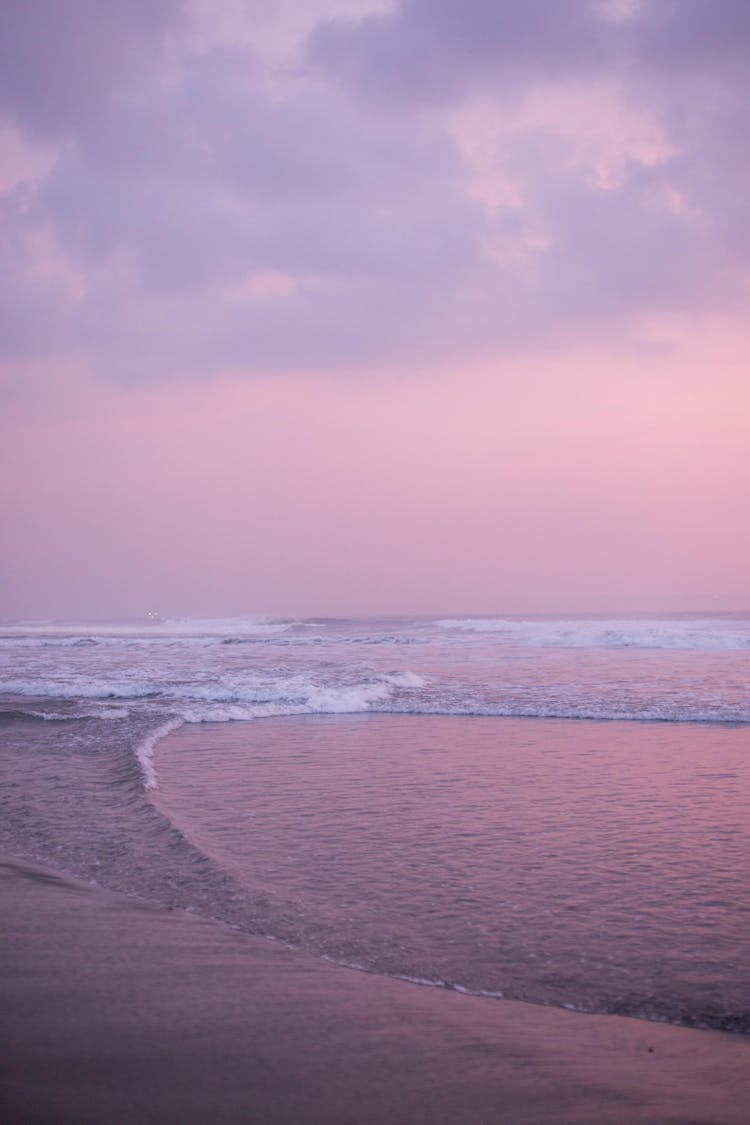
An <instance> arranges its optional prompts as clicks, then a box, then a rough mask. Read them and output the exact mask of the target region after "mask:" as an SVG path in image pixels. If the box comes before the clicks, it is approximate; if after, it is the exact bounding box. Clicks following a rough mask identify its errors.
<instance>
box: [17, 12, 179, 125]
mask: <svg viewBox="0 0 750 1125" xmlns="http://www.w3.org/2000/svg"><path fill="white" fill-rule="evenodd" d="M182 9H183V4H182V0H65V2H64V3H61V2H59V0H4V2H3V4H2V5H0V111H2V110H4V111H5V113H6V114H8V115H9V116H11V117H13V118H15V119H16V120H18V121H19V122H20V123H21V124H22V125H23V126H25V127H26V128H28V129H30V130H31V131H32V132H34V133H36V134H39V135H41V136H45V137H53V136H58V135H60V134H69V133H75V132H77V130H78V129H79V128H80V126H81V124H82V123H84V122H86V121H87V120H89V119H90V118H92V117H94V116H96V115H97V114H99V113H101V112H103V110H104V108H105V106H106V103H107V101H108V99H109V98H110V97H111V96H112V95H113V94H115V93H116V92H117V91H119V90H121V89H122V88H123V87H126V86H127V85H128V84H129V83H131V82H133V81H134V80H135V81H137V80H138V78H139V77H140V76H141V75H143V74H144V73H148V70H149V69H150V68H151V67H153V66H154V65H156V64H157V63H158V61H159V58H160V54H161V49H162V46H163V43H164V37H165V35H166V34H167V33H169V32H176V31H177V30H178V29H179V28H180V27H181V26H182V19H183V12H182Z"/></svg>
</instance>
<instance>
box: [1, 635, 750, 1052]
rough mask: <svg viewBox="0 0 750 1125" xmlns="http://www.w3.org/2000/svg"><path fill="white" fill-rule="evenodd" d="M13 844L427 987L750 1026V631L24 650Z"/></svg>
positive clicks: (10, 674)
mask: <svg viewBox="0 0 750 1125" xmlns="http://www.w3.org/2000/svg"><path fill="white" fill-rule="evenodd" d="M0 693H1V694H0V720H1V722H0V730H2V742H1V746H0V760H2V764H3V777H4V780H3V784H2V820H1V821H0V849H1V850H2V852H3V853H4V854H6V855H10V856H16V857H19V858H23V859H27V860H29V861H34V862H38V863H42V864H44V865H47V866H51V867H53V868H55V869H57V870H60V871H64V872H67V873H69V874H72V875H75V876H77V877H79V878H84V879H86V880H88V881H90V882H92V883H96V884H98V885H100V886H103V887H108V888H111V889H113V890H117V891H120V892H124V893H126V894H129V895H132V896H135V897H136V898H138V899H140V900H145V901H149V902H152V903H157V904H161V905H162V906H165V907H169V908H172V909H181V910H189V911H192V912H194V913H196V914H198V915H201V916H204V917H207V918H212V919H218V920H220V921H224V922H226V923H229V924H231V925H232V926H235V927H238V928H239V929H241V930H244V931H247V932H250V933H254V934H260V935H264V936H267V937H268V938H270V939H273V940H275V941H279V942H283V943H286V944H288V945H292V946H295V947H297V948H302V949H307V950H309V951H311V952H313V953H315V954H317V955H319V956H321V957H325V958H328V959H329V960H331V961H334V962H336V963H339V964H342V965H347V966H350V967H353V968H356V969H360V970H363V971H367V972H370V973H376V974H377V973H380V974H385V975H388V976H393V977H398V978H403V979H406V980H409V981H413V982H415V983H417V984H421V985H424V986H433V987H442V988H450V989H454V990H457V991H466V992H469V993H475V994H479V995H484V996H489V997H497V998H500V997H507V998H511V999H517V1000H526V1001H529V1002H532V1003H537V1004H552V1005H558V1006H563V1007H566V1008H571V1009H576V1010H580V1011H587V1012H609V1013H620V1014H625V1015H631V1016H637V1017H640V1018H644V1019H651V1020H662V1021H667V1022H672V1023H682V1024H688V1025H692V1026H698V1027H710V1028H720V1029H724V1030H730V1031H737V1032H744V1033H748V1032H750V948H749V946H750V942H748V937H747V935H748V932H750V739H749V737H748V734H749V731H750V726H749V724H750V615H747V614H745V615H741V614H726V615H716V616H712V617H709V616H690V615H681V616H670V617H640V618H617V619H615V618H605V617H596V618H594V617H586V618H583V617H582V618H556V617H539V618H533V619H516V618H482V617H477V618H450V619H438V618H425V617H419V618H405V617H402V618H387V619H386V618H383V619H338V618H337V619H328V618H326V619H321V618H317V619H261V618H236V619H226V620H190V619H179V620H177V619H175V620H158V621H156V620H151V621H141V622H109V623H97V624H81V623H69V624H57V623H52V622H47V623H36V624H23V623H21V624H16V623H6V624H5V625H2V626H0Z"/></svg>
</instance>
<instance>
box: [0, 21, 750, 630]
mask: <svg viewBox="0 0 750 1125" xmlns="http://www.w3.org/2000/svg"><path fill="white" fill-rule="evenodd" d="M531 8H532V10H534V11H536V12H537V15H538V14H539V13H540V12H541V13H543V16H544V18H542V19H536V20H531V19H530V17H529V11H530V6H529V5H525V4H521V3H520V2H519V3H516V2H513V3H508V4H506V5H499V6H497V8H496V9H493V14H492V15H491V16H490V15H488V8H487V6H486V5H484V4H481V3H479V0H477V2H476V3H464V4H462V5H461V6H460V7H459V5H458V4H457V3H454V2H452V0H439V2H437V0H436V2H435V3H433V4H431V5H428V4H427V3H426V0H402V2H401V3H396V4H394V5H385V4H383V3H379V4H375V3H372V4H368V3H365V2H364V0H360V2H358V3H356V4H355V3H351V2H349V3H345V2H338V0H331V2H323V0H321V3H319V4H316V5H311V6H309V7H308V6H306V7H305V10H304V11H305V16H304V19H303V18H302V14H301V8H300V5H298V4H297V5H295V4H283V3H279V4H276V5H268V4H265V5H262V6H257V7H256V6H253V5H239V4H233V3H229V2H227V3H224V4H218V5H206V4H202V3H192V4H181V3H178V2H177V0H160V2H155V3H153V4H149V5H146V4H143V5H142V4H133V5H132V6H131V7H130V8H129V9H128V11H127V12H126V13H125V14H123V10H122V7H121V6H120V5H114V4H113V5H109V4H106V3H104V4H102V5H101V6H100V8H99V9H98V10H97V13H96V14H94V13H93V12H92V10H91V9H90V6H88V5H86V4H84V3H83V2H82V0H80V2H78V0H77V2H74V3H71V5H70V7H69V9H67V8H66V13H67V17H68V18H67V20H66V21H64V26H63V25H60V26H58V23H59V12H60V11H61V10H62V9H61V8H60V7H59V6H58V5H55V4H53V3H52V2H51V0H50V2H49V3H47V2H41V0H39V2H37V3H35V4H33V5H28V4H22V3H20V0H19V2H11V3H10V4H8V5H6V6H5V7H4V9H3V14H2V17H1V23H0V39H2V41H3V42H4V43H5V44H6V48H7V49H11V50H12V51H13V59H15V62H14V63H13V65H10V64H9V63H8V60H5V62H6V64H7V65H6V70H5V75H6V76H5V78H4V79H3V80H2V83H0V113H1V114H2V115H3V116H2V117H0V145H1V146H2V147H1V150H0V151H1V152H2V154H3V161H2V169H3V171H2V176H1V177H0V189H1V190H2V192H3V196H2V198H3V208H2V229H3V254H4V255H5V258H6V267H7V269H6V274H7V280H6V281H5V282H3V288H2V302H3V310H2V323H3V326H4V328H3V333H2V336H3V339H4V341H5V344H4V350H3V354H2V358H1V366H0V372H1V374H2V383H1V387H2V396H3V414H2V426H3V434H2V451H1V453H0V456H1V458H2V482H1V483H0V490H1V492H2V508H3V529H4V535H3V537H2V539H3V543H2V557H1V558H0V567H1V579H2V581H1V585H0V616H2V617H5V618H16V617H37V618H38V617H75V616H94V617H105V616H127V615H139V614H142V613H144V612H146V611H148V610H155V611H157V612H159V613H162V614H164V615H173V614H182V615H188V614H189V615H225V614H233V613H272V614H305V613H309V614H323V613H326V614H367V613H389V612H392V613H409V612H427V613H429V612H434V613H463V612H467V613H469V612H473V613H497V614H502V613H512V612H514V613H524V612H561V613H565V612H585V611H597V612H608V611H610V612H624V611H638V610H648V611H656V612H658V611H670V610H672V611H677V610H691V609H694V610H709V611H710V610H731V609H747V608H750V596H749V595H750V591H749V590H748V570H749V568H748V562H750V531H749V530H748V526H749V521H748V519H747V516H748V512H749V511H750V469H749V468H748V466H749V465H750V459H749V458H748V453H747V449H748V447H749V446H750V441H749V436H750V435H749V433H748V431H749V430H750V422H749V421H748V419H750V390H748V377H747V370H748V363H747V357H748V351H749V349H748V345H749V344H750V328H748V327H747V325H748V318H747V271H748V264H749V261H750V239H748V233H747V232H748V229H750V225H749V224H748V215H747V199H748V198H750V191H749V190H748V189H749V188H750V185H748V182H747V181H748V156H747V153H746V151H745V149H744V148H743V147H742V146H741V145H740V146H738V142H737V138H739V137H741V136H744V135H745V134H744V132H742V130H743V129H744V127H745V126H746V122H745V121H744V118H745V116H746V114H747V104H748V100H747V96H748V85H750V81H749V80H748V78H747V74H748V73H749V70H748V66H747V63H748V61H749V60H748V53H749V51H748V45H749V44H750V19H748V17H747V13H748V9H747V7H746V6H745V5H744V4H737V3H732V2H730V0H720V2H718V3H715V4H712V5H705V4H700V3H697V0H696V2H695V3H694V2H693V0H683V3H681V4H677V5H671V4H667V3H665V4H664V5H662V6H655V7H651V6H643V5H638V4H636V3H633V4H618V5H612V4H610V5H601V6H596V5H592V4H590V3H578V2H577V0H569V2H567V3H559V4H555V5H552V4H550V5H545V4H540V5H539V6H538V8H534V7H533V6H531ZM217 15H220V16H221V18H213V17H215V16H217ZM261 15H262V17H263V18H260V17H261ZM670 21H671V22H670ZM677 32H679V35H678V34H677ZM8 44H10V45H11V46H10V48H8ZM511 48H512V49H511ZM9 57H10V56H9ZM2 63H3V60H2V59H0V64H2ZM0 69H2V66H0ZM709 94H710V96H708V95H709Z"/></svg>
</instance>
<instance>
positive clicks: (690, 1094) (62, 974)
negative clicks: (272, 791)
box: [0, 857, 750, 1125]
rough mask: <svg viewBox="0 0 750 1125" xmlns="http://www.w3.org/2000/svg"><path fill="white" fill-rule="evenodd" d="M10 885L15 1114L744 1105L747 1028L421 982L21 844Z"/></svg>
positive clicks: (574, 1118)
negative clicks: (252, 929)
mask: <svg viewBox="0 0 750 1125" xmlns="http://www.w3.org/2000/svg"><path fill="white" fill-rule="evenodd" d="M0 885H1V886H2V894H3V902H4V909H3V920H2V922H1V923H0V931H1V932H2V947H3V948H2V961H1V962H0V973H1V974H2V979H3V1015H2V1017H1V1022H2V1025H3V1032H4V1041H5V1048H4V1050H3V1052H2V1063H1V1064H0V1070H1V1071H2V1079H1V1088H2V1094H1V1095H0V1097H1V1098H2V1101H1V1102H0V1108H2V1112H3V1119H4V1120H5V1121H7V1122H8V1123H9V1125H27V1123H32V1122H34V1123H36V1122H56V1121H67V1120H75V1121H76V1122H80V1123H87V1122H91V1125H94V1123H97V1125H109V1123H113V1125H119V1123H120V1122H122V1123H123V1125H124V1123H125V1122H132V1121H134V1120H137V1121H139V1122H144V1123H146V1125H147V1123H149V1122H153V1123H155V1125H156V1123H157V1122H158V1123H160V1125H161V1123H163V1122H174V1123H175V1125H177V1123H178V1122H179V1123H181V1125H182V1123H185V1125H188V1123H191V1122H196V1123H197V1122H198V1121H203V1120H205V1119H211V1120H213V1121H216V1122H226V1123H229V1125H231V1123H233V1122H238V1123H239V1122H247V1121H258V1122H263V1125H266V1123H267V1125H292V1123H296V1122H302V1121H304V1122H306V1123H307V1122H309V1123H320V1125H324V1123H325V1125H329V1123H331V1125H338V1123H341V1125H345V1123H346V1125H352V1123H354V1122H356V1123H357V1125H359V1123H362V1125H367V1123H372V1125H385V1123H386V1122H388V1123H391V1125H400V1123H404V1125H411V1123H414V1125H417V1123H422V1122H424V1123H425V1125H426V1123H427V1122H430V1123H445V1125H463V1123H464V1122H465V1123H466V1125H469V1123H471V1125H476V1123H478V1122H488V1123H489V1122H495V1121H503V1122H550V1123H551V1122H553V1121H554V1122H561V1121H562V1122H565V1121H567V1122H571V1123H572V1122H592V1123H594V1122H599V1123H602V1125H604V1123H606V1122H623V1121H628V1122H638V1121H643V1122H646V1121H648V1122H662V1121H663V1122H680V1121H684V1122H689V1121H690V1122H698V1121H702V1122H714V1123H717V1125H721V1123H726V1125H733V1123H735V1122H736V1123H738V1125H739V1123H741V1122H743V1121H745V1120H746V1107H747V1105H748V1104H750V1065H749V1064H750V1042H749V1041H748V1040H747V1039H745V1038H743V1037H741V1036H738V1035H733V1034H730V1033H723V1032H716V1031H704V1030H697V1029H693V1028H686V1027H677V1026H674V1025H671V1024H662V1023H651V1022H646V1021H643V1020H638V1019H633V1018H629V1017H622V1016H611V1015H590V1014H585V1013H580V1012H571V1011H567V1010H564V1009H559V1008H552V1007H544V1006H537V1005H531V1004H525V1003H523V1002H520V1001H512V1000H496V999H495V1000H489V999H484V998H482V997H478V996H471V995H466V994H463V993H459V992H457V991H455V990H451V989H445V988H416V987H413V986H412V987H409V985H408V984H407V983H406V982H404V981H399V980H394V979H392V978H389V977H384V976H379V975H376V974H371V973H363V972H354V971H351V970H349V971H347V970H346V969H345V968H343V967H342V966H339V965H336V964H333V963H331V962H326V961H322V960H319V959H316V958H315V957H313V956H312V955H310V954H307V953H304V952H301V951H297V950H292V949H289V948H287V947H285V946H283V945H281V944H279V943H277V942H273V941H270V940H268V939H264V938H260V937H253V936H250V935H247V934H243V933H241V932H239V931H237V930H235V929H233V928H232V927H231V926H229V925H227V924H224V923H220V922H213V921H209V920H206V919H204V918H201V917H199V916H198V915H196V914H191V913H190V912H187V911H182V910H171V911H170V910H168V909H165V908H162V907H158V906H153V905H150V904H146V903H144V902H142V901H139V900H137V899H134V898H129V897H126V896H124V895H120V894H117V893H115V892H112V891H109V890H105V889H103V888H99V887H92V886H90V885H88V884H86V883H83V882H80V881H77V880H75V879H73V878H69V877H68V876H66V875H62V874H58V873H56V872H54V871H52V870H51V869H50V868H46V867H39V866H36V865H34V864H30V863H27V862H25V861H23V860H18V859H14V858H10V857H8V858H0Z"/></svg>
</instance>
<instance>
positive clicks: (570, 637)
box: [436, 617, 750, 652]
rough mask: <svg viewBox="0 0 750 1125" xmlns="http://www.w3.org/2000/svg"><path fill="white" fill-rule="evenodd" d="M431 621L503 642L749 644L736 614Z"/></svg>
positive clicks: (738, 647) (746, 627)
mask: <svg viewBox="0 0 750 1125" xmlns="http://www.w3.org/2000/svg"><path fill="white" fill-rule="evenodd" d="M436 625H437V626H438V627H439V628H440V629H444V630H454V631H458V632H464V633H491V634H496V636H497V639H498V640H500V641H505V642H506V643H508V644H522V645H529V646H531V647H534V646H536V647H539V648H655V649H696V650H700V651H732V652H734V651H743V650H745V651H746V650H750V621H745V622H741V621H738V620H736V619H735V620H731V621H722V620H721V619H713V620H708V619H706V620H703V619H690V620H674V619H669V618H664V619H660V620H649V619H642V620H637V621H636V620H632V621H631V620H618V619H613V620H592V619H588V620H574V619H572V620H565V621H562V620H561V621H512V620H510V619H506V618H484V617H465V618H445V619H443V620H441V621H437V622H436Z"/></svg>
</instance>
